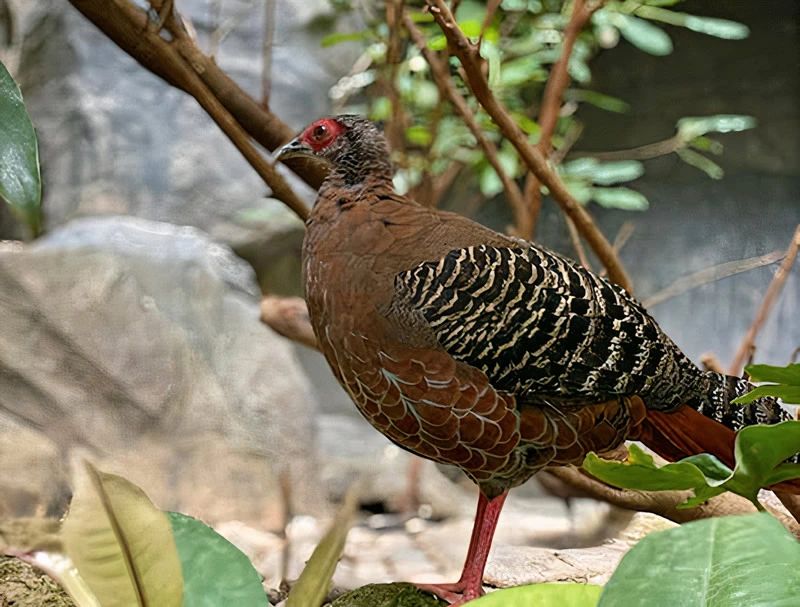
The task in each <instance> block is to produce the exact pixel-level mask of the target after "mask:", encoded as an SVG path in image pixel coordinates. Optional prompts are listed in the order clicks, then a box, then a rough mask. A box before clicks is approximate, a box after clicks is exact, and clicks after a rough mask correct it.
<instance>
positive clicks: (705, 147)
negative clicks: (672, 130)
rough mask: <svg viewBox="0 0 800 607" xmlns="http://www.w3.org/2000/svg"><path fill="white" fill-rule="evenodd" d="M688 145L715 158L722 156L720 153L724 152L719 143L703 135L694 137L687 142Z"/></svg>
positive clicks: (723, 147)
mask: <svg viewBox="0 0 800 607" xmlns="http://www.w3.org/2000/svg"><path fill="white" fill-rule="evenodd" d="M689 145H691V146H692V147H693V148H694V149H696V150H700V151H701V152H710V153H711V154H714V155H715V156H720V155H722V152H723V151H724V150H725V146H723V145H722V144H721V143H720V142H719V141H717V140H715V139H711V138H710V137H706V136H704V135H701V136H700V137H695V138H694V139H692V140H691V141H690V142H689Z"/></svg>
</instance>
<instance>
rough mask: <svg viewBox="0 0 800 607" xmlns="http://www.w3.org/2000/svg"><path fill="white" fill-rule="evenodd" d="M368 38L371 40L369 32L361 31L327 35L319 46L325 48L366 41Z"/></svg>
mask: <svg viewBox="0 0 800 607" xmlns="http://www.w3.org/2000/svg"><path fill="white" fill-rule="evenodd" d="M368 38H372V32H370V31H369V30H363V31H361V32H344V33H336V34H328V35H327V36H325V37H324V38H323V39H322V41H321V42H320V44H321V45H322V47H323V48H326V47H329V46H335V45H337V44H342V43H343V42H361V41H362V40H366V39H368Z"/></svg>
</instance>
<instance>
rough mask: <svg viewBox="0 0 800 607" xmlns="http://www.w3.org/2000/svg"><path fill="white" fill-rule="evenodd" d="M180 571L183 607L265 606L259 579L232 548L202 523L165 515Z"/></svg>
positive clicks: (244, 558) (170, 513)
mask: <svg viewBox="0 0 800 607" xmlns="http://www.w3.org/2000/svg"><path fill="white" fill-rule="evenodd" d="M167 516H168V517H169V521H170V523H171V524H172V533H173V534H174V536H175V544H176V546H177V547H178V554H179V555H180V559H181V568H182V569H183V607H217V606H218V605H236V606H237V607H267V606H268V605H269V602H268V601H267V595H266V593H265V592H264V588H263V587H262V586H261V577H260V576H259V575H258V572H257V571H256V570H255V568H254V567H253V565H252V563H251V562H250V560H249V559H248V558H247V556H245V555H244V554H243V553H242V552H241V551H240V550H239V549H238V548H237V547H236V546H234V545H233V544H231V543H230V542H229V541H228V540H226V539H225V538H224V537H222V536H221V535H220V534H219V533H217V532H216V531H214V530H213V529H212V528H211V527H209V526H208V525H206V524H205V523H203V522H201V521H198V520H197V519H195V518H192V517H191V516H186V515H185V514H180V513H179V512H167Z"/></svg>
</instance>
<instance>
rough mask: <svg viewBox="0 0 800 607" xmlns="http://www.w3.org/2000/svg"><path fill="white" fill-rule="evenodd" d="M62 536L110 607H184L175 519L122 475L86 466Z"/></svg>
mask: <svg viewBox="0 0 800 607" xmlns="http://www.w3.org/2000/svg"><path fill="white" fill-rule="evenodd" d="M62 536H63V541H64V545H65V546H66V550H67V554H68V555H69V556H70V558H71V559H72V561H73V562H74V563H75V565H76V566H77V568H78V570H79V571H80V574H81V576H82V577H83V579H84V580H86V582H87V584H88V585H89V587H90V588H91V589H92V592H93V593H94V594H95V596H96V597H97V599H98V600H99V601H100V603H101V604H102V605H104V606H105V607H115V606H117V605H118V606H119V607H131V606H133V605H136V606H139V607H156V606H159V607H171V606H173V605H175V606H177V605H180V604H181V597H182V594H183V577H182V575H181V564H180V560H179V558H178V551H177V549H176V547H175V541H174V540H173V536H172V532H171V528H170V523H169V520H168V519H167V517H166V515H165V514H164V513H163V512H162V511H161V510H159V509H157V508H156V507H155V506H153V504H152V502H151V501H150V500H149V499H148V498H147V496H146V495H145V494H144V492H143V491H142V490H141V489H139V488H138V487H137V486H136V485H134V484H133V483H131V482H129V481H127V480H125V479H124V478H122V477H121V476H116V475H114V474H106V473H104V472H100V471H99V470H97V469H96V468H94V466H92V465H91V464H86V466H85V471H84V474H82V475H81V476H80V477H79V483H78V485H77V487H76V488H75V494H74V496H73V498H72V504H71V506H70V511H69V515H68V516H67V518H66V519H65V520H64V526H63V529H62Z"/></svg>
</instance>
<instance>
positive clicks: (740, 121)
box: [676, 114, 757, 141]
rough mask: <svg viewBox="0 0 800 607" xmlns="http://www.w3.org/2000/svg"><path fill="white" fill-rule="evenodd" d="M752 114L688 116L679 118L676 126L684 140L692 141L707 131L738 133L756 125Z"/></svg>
mask: <svg viewBox="0 0 800 607" xmlns="http://www.w3.org/2000/svg"><path fill="white" fill-rule="evenodd" d="M756 124H757V122H756V119H755V118H753V117H752V116H744V115H740V114H717V115H715V116H697V117H694V116H692V117H686V118H681V119H680V120H678V124H677V125H676V128H677V129H678V134H679V135H680V136H681V137H682V138H683V140H684V141H691V140H692V139H695V138H696V137H700V136H701V135H705V134H706V133H736V132H739V131H746V130H747V129H752V128H754V127H755V126H756Z"/></svg>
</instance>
